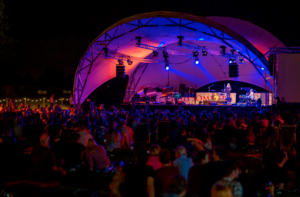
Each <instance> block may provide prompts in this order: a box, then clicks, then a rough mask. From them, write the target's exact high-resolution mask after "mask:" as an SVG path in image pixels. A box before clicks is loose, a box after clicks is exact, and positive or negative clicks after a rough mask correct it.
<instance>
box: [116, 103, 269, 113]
mask: <svg viewBox="0 0 300 197" xmlns="http://www.w3.org/2000/svg"><path fill="white" fill-rule="evenodd" d="M178 107H179V106H178V105H172V104H171V105H166V104H150V105H149V108H150V110H151V111H152V112H154V110H155V109H161V110H169V111H170V112H171V113H173V112H174V111H175V110H176V109H178ZM181 107H182V108H183V109H185V110H189V111H190V112H191V113H193V114H198V113H201V112H202V111H203V110H206V111H207V112H213V111H214V108H215V107H217V108H218V111H219V112H220V113H226V111H227V108H228V107H231V111H232V112H233V113H237V112H239V111H241V109H242V108H245V110H244V111H245V112H247V113H250V112H251V111H253V110H254V108H256V107H255V106H239V105H217V106H210V105H182V106H181ZM267 107H272V106H262V109H265V108H267ZM121 108H124V109H125V110H126V111H131V105H130V104H121ZM144 108H145V104H140V105H136V109H144Z"/></svg>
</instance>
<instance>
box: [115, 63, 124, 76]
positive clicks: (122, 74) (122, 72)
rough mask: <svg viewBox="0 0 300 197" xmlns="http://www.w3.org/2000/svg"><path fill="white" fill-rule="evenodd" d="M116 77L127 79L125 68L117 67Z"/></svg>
mask: <svg viewBox="0 0 300 197" xmlns="http://www.w3.org/2000/svg"><path fill="white" fill-rule="evenodd" d="M116 77H117V78H125V66H123V65H118V64H117V65H116Z"/></svg>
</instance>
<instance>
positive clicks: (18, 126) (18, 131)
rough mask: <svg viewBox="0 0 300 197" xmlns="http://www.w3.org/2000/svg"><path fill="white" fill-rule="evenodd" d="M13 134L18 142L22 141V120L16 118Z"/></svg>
mask: <svg viewBox="0 0 300 197" xmlns="http://www.w3.org/2000/svg"><path fill="white" fill-rule="evenodd" d="M13 133H14V136H15V137H16V139H17V140H18V141H23V120H22V119H21V118H16V126H15V127H14V132H13Z"/></svg>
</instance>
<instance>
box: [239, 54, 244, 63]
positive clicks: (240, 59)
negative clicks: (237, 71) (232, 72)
mask: <svg viewBox="0 0 300 197" xmlns="http://www.w3.org/2000/svg"><path fill="white" fill-rule="evenodd" d="M239 64H244V58H243V57H242V56H241V57H239Z"/></svg>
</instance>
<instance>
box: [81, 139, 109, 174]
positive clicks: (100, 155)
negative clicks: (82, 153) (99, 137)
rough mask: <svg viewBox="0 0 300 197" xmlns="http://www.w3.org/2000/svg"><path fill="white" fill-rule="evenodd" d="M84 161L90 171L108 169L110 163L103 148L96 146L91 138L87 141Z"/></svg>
mask: <svg viewBox="0 0 300 197" xmlns="http://www.w3.org/2000/svg"><path fill="white" fill-rule="evenodd" d="M86 159H87V161H88V164H89V169H90V170H91V171H94V170H103V169H105V168H108V167H109V165H110V161H109V158H108V157H107V155H106V151H105V148H104V147H103V146H101V145H96V143H95V141H94V139H93V138H90V139H89V140H88V144H87V147H86Z"/></svg>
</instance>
